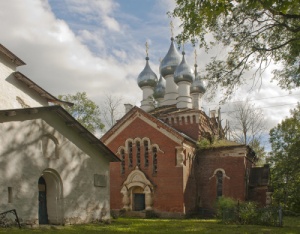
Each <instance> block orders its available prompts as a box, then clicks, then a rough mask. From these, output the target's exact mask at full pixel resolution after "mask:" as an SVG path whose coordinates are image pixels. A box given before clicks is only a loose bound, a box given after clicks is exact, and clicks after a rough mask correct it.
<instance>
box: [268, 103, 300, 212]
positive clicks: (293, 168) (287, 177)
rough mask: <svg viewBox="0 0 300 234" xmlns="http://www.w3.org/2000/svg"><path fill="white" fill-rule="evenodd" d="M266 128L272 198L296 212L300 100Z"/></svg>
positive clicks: (299, 172) (299, 199) (298, 203)
mask: <svg viewBox="0 0 300 234" xmlns="http://www.w3.org/2000/svg"><path fill="white" fill-rule="evenodd" d="M291 115H292V116H291V117H289V118H286V119H285V120H283V121H282V122H281V123H280V124H278V125H277V126H276V127H275V128H273V129H271V131H270V142H271V146H272V155H271V157H270V162H271V163H272V165H273V167H272V170H271V173H272V186H273V188H274V194H273V198H274V200H275V201H276V202H280V203H281V204H283V205H284V207H285V208H286V209H289V210H292V211H294V212H298V213H300V196H299V194H300V167H299V165H300V104H298V106H297V107H296V108H295V109H294V110H292V111H291Z"/></svg>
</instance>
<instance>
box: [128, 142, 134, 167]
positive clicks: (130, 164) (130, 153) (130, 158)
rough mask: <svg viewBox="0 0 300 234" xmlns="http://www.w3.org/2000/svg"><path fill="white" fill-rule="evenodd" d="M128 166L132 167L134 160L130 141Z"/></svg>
mask: <svg viewBox="0 0 300 234" xmlns="http://www.w3.org/2000/svg"><path fill="white" fill-rule="evenodd" d="M128 160H129V161H128V167H132V165H133V161H132V142H131V141H130V142H128Z"/></svg>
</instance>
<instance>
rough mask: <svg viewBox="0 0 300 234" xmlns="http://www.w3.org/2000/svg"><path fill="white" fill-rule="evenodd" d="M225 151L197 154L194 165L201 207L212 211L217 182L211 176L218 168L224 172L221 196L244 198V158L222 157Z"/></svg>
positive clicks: (214, 177) (242, 199) (215, 197)
mask: <svg viewBox="0 0 300 234" xmlns="http://www.w3.org/2000/svg"><path fill="white" fill-rule="evenodd" d="M224 155H226V150H222V151H220V150H212V151H205V152H202V153H199V154H198V155H197V159H198V162H197V163H196V164H195V166H196V165H197V166H196V171H197V177H198V185H197V188H198V194H199V196H200V198H199V199H201V204H200V205H201V206H202V208H205V209H210V210H212V209H213V208H214V204H215V202H216V199H217V180H216V176H213V174H214V172H215V170H216V169H218V168H222V169H223V170H224V171H225V174H226V177H225V178H223V196H225V197H231V198H234V199H236V200H240V201H244V200H245V198H246V183H245V161H244V160H246V159H245V157H244V156H224ZM227 177H229V178H227Z"/></svg>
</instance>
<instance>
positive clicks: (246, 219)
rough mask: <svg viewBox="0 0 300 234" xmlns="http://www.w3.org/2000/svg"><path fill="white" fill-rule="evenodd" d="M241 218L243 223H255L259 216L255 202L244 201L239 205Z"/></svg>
mask: <svg viewBox="0 0 300 234" xmlns="http://www.w3.org/2000/svg"><path fill="white" fill-rule="evenodd" d="M238 215H239V220H240V222H241V223H242V224H255V223H257V221H258V219H259V217H258V212H257V204H256V203H255V202H244V203H241V204H240V205H239V206H238Z"/></svg>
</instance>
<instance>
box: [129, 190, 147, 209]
mask: <svg viewBox="0 0 300 234" xmlns="http://www.w3.org/2000/svg"><path fill="white" fill-rule="evenodd" d="M132 196H133V201H132V203H133V205H132V210H134V211H142V210H145V208H146V206H145V193H144V189H143V188H142V187H133V188H132Z"/></svg>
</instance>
